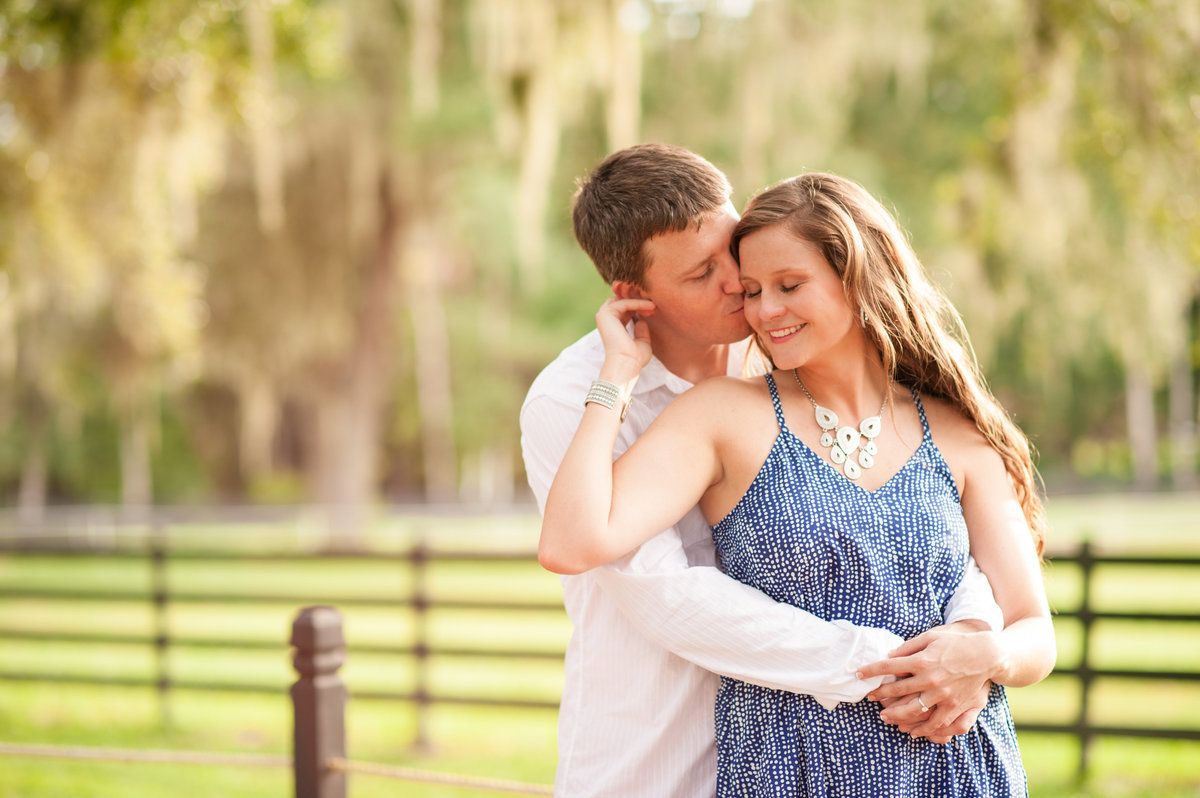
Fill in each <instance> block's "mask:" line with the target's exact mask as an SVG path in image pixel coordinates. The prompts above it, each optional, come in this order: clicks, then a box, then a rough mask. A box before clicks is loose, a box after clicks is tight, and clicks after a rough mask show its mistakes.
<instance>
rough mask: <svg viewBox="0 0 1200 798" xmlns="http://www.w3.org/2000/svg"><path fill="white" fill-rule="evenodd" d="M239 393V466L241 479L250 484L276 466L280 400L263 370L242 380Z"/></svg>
mask: <svg viewBox="0 0 1200 798" xmlns="http://www.w3.org/2000/svg"><path fill="white" fill-rule="evenodd" d="M238 394H239V397H238V398H239V400H240V401H239V405H240V410H241V418H240V424H239V425H238V468H239V471H240V476H241V479H242V482H243V483H245V484H251V483H253V482H254V481H255V480H256V479H259V478H261V477H264V476H266V475H268V474H270V473H271V471H272V470H273V469H274V466H275V462H274V460H275V458H274V456H273V450H274V441H275V431H276V428H277V427H278V425H279V404H278V400H277V398H276V396H275V392H274V390H273V389H272V386H271V383H270V381H269V380H268V379H267V378H266V377H265V376H263V375H262V374H257V375H254V376H251V377H249V378H247V379H244V380H242V384H241V386H240V388H239V391H238Z"/></svg>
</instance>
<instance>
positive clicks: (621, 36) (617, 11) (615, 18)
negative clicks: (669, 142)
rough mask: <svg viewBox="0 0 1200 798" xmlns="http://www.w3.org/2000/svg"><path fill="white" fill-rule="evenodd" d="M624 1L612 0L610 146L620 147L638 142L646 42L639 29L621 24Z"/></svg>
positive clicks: (607, 111) (607, 108)
mask: <svg viewBox="0 0 1200 798" xmlns="http://www.w3.org/2000/svg"><path fill="white" fill-rule="evenodd" d="M625 5H626V3H625V2H624V0H610V3H609V6H610V9H611V13H610V15H609V23H608V29H609V48H610V52H611V54H612V55H611V56H610V58H611V69H610V70H609V77H608V79H609V85H608V103H607V106H606V107H605V122H606V124H607V126H608V149H609V151H610V152H611V151H613V150H619V149H621V148H623V147H628V146H630V145H632V144H636V143H637V141H638V130H640V129H641V123H642V118H641V117H642V44H641V40H640V39H639V37H638V32H637V31H632V30H628V29H627V28H626V27H625V26H624V25H622V24H621V19H620V18H621V9H622V7H623V6H625Z"/></svg>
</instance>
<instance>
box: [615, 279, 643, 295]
mask: <svg viewBox="0 0 1200 798" xmlns="http://www.w3.org/2000/svg"><path fill="white" fill-rule="evenodd" d="M612 292H613V296H615V297H616V298H617V299H649V298H650V297H648V296H646V292H645V291H643V290H642V289H641V288H639V287H638V286H636V285H634V284H633V283H631V282H629V281H628V280H616V281H615V282H613V284H612Z"/></svg>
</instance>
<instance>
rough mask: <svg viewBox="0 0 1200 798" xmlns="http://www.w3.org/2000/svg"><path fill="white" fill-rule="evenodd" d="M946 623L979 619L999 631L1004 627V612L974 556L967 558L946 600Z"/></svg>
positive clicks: (993, 629)
mask: <svg viewBox="0 0 1200 798" xmlns="http://www.w3.org/2000/svg"><path fill="white" fill-rule="evenodd" d="M944 614H945V618H946V623H954V622H955V621H965V620H980V621H983V622H984V623H986V624H987V625H988V626H990V627H991V628H992V631H994V632H999V631H1000V630H1001V629H1003V628H1004V612H1003V610H1001V609H1000V605H999V604H997V603H996V597H995V596H994V595H993V594H992V583H991V582H989V581H988V578H987V576H986V575H985V574H984V573H983V571H981V570H979V565H978V564H977V563H976V562H975V558H974V557H970V558H968V560H967V569H966V571H965V572H964V573H963V578H962V580H961V581H960V582H959V583H958V588H957V589H956V590H955V591H954V595H952V596H951V597H950V600H949V601H947V602H946V609H945V613H944Z"/></svg>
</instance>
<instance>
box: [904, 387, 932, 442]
mask: <svg viewBox="0 0 1200 798" xmlns="http://www.w3.org/2000/svg"><path fill="white" fill-rule="evenodd" d="M908 390H909V392H910V393H912V398H913V404H915V405H916V406H917V415H919V416H920V417H921V427H922V428H923V429H924V430H925V437H926V438H928V437H929V419H927V418H925V405H923V404H921V397H920V396H919V395H917V389H916V388H913V387H911V386H910V387H909V389H908Z"/></svg>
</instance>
